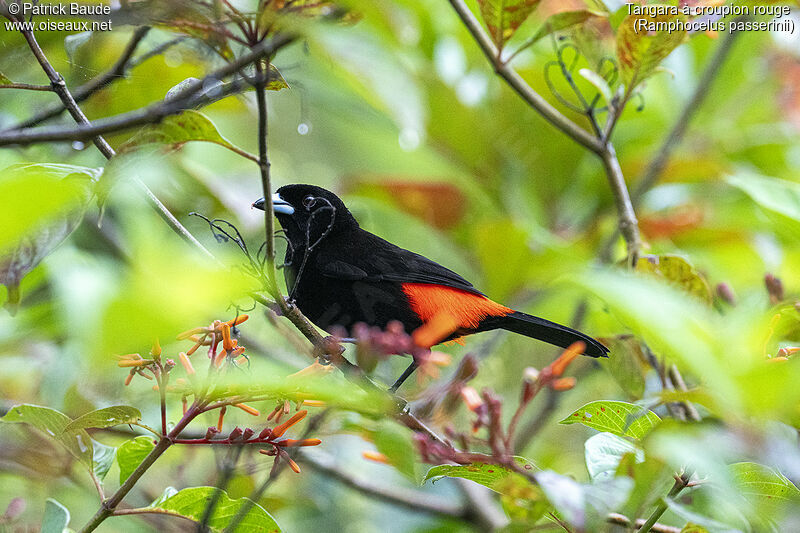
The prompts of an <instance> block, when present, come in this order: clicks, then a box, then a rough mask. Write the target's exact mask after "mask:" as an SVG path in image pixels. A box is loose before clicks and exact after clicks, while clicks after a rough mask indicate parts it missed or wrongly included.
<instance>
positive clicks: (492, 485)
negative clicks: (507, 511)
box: [422, 457, 534, 494]
mask: <svg viewBox="0 0 800 533" xmlns="http://www.w3.org/2000/svg"><path fill="white" fill-rule="evenodd" d="M487 459H489V460H490V459H491V458H490V457H487ZM514 459H515V461H516V462H517V463H518V464H520V465H522V466H523V468H526V469H529V470H530V471H531V472H533V471H534V466H533V464H532V463H531V462H530V461H528V460H527V459H525V458H524V457H515V458H514ZM442 477H457V478H461V479H468V480H470V481H473V482H475V483H478V484H480V485H483V486H484V487H487V488H489V489H492V490H493V491H495V492H499V493H500V494H506V493H508V491H509V490H511V488H512V487H513V486H514V484H515V483H517V484H523V485H527V484H528V482H527V481H526V480H525V478H524V477H522V476H521V475H520V474H518V473H517V472H514V471H513V470H510V469H508V468H506V467H504V466H499V465H494V464H489V463H473V464H471V465H439V466H434V467H433V468H431V469H430V470H428V473H427V474H425V477H424V478H423V480H422V481H423V483H424V482H425V481H428V480H429V479H431V480H434V481H435V480H437V479H439V478H442Z"/></svg>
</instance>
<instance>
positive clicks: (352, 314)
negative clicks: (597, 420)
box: [253, 184, 608, 389]
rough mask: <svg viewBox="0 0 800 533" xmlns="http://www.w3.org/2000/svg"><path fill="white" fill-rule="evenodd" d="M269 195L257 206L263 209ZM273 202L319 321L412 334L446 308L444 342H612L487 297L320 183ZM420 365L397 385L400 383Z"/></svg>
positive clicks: (593, 351) (294, 278) (303, 301)
mask: <svg viewBox="0 0 800 533" xmlns="http://www.w3.org/2000/svg"><path fill="white" fill-rule="evenodd" d="M265 205H266V202H265V201H264V198H261V199H259V200H257V201H256V202H255V203H253V206H254V207H256V208H259V209H262V210H263V209H264V208H265ZM272 207H273V211H274V213H275V216H276V217H277V218H278V222H279V223H280V225H281V227H282V228H283V229H284V231H285V234H286V238H287V240H288V247H287V250H286V258H285V266H284V273H285V277H286V285H287V288H288V290H289V292H290V298H291V299H293V300H294V302H295V303H296V305H297V306H298V308H299V309H300V311H302V313H303V314H304V315H305V316H307V317H308V318H309V319H310V320H311V321H312V322H313V323H314V324H316V325H317V326H319V327H320V328H322V329H325V330H328V331H330V330H331V329H332V328H336V327H337V326H338V327H340V328H345V329H346V330H347V331H350V330H351V328H352V326H353V325H355V324H356V323H359V322H363V323H365V324H367V325H369V326H377V327H379V328H385V327H386V325H387V324H388V323H389V322H391V321H393V320H397V321H399V322H401V323H402V324H403V326H404V327H405V330H406V332H412V331H414V330H416V329H417V328H419V327H420V326H422V325H423V324H425V323H427V322H428V321H430V320H432V319H433V318H434V317H436V316H437V315H440V314H442V313H444V314H447V315H448V317H449V318H450V320H451V322H452V323H453V324H456V326H455V328H454V331H452V332H451V333H450V334H448V335H446V336H445V337H444V338H442V339H439V342H443V341H447V340H451V339H454V338H457V337H462V336H464V335H469V334H472V333H477V332H480V331H487V330H492V329H505V330H508V331H513V332H514V333H519V334H520V335H526V336H528V337H533V338H534V339H539V340H541V341H544V342H547V343H550V344H553V345H555V346H560V347H562V348H566V347H568V346H570V345H571V344H573V343H575V342H577V341H582V342H583V343H584V344H585V346H586V348H585V350H584V353H585V355H589V356H591V357H605V356H606V354H607V353H608V348H606V347H605V346H603V345H602V344H600V343H599V342H598V341H596V340H595V339H593V338H592V337H589V336H588V335H586V334H584V333H581V332H580V331H576V330H574V329H572V328H568V327H566V326H562V325H560V324H556V323H555V322H551V321H549V320H545V319H543V318H539V317H536V316H532V315H528V314H526V313H522V312H519V311H515V310H513V309H510V308H508V307H506V306H504V305H501V304H499V303H497V302H494V301H492V300H490V299H489V298H487V297H486V296H485V295H484V294H483V293H482V292H480V291H479V290H478V289H476V288H475V287H474V286H473V285H472V284H471V283H470V282H469V281H467V280H465V279H464V278H462V277H461V276H459V275H458V274H456V273H455V272H453V271H452V270H449V269H447V268H445V267H443V266H442V265H440V264H438V263H436V262H434V261H431V260H430V259H428V258H426V257H423V256H421V255H419V254H416V253H414V252H410V251H408V250H405V249H403V248H400V247H399V246H395V245H394V244H392V243H390V242H388V241H386V240H384V239H381V238H380V237H378V236H377V235H374V234H372V233H370V232H368V231H366V230H364V229H362V228H361V227H360V226H359V225H358V222H357V221H356V219H355V218H354V217H353V215H352V214H351V213H350V211H349V210H348V209H347V207H346V206H345V205H344V203H343V202H342V200H340V199H339V197H338V196H336V195H335V194H333V193H332V192H330V191H328V190H325V189H323V188H321V187H317V186H315V185H301V184H297V185H285V186H283V187H281V188H279V189H278V190H277V192H276V193H275V194H273V196H272ZM414 368H415V365H414V363H412V364H411V366H410V367H409V369H408V370H407V371H406V372H404V374H403V376H401V378H400V379H399V380H398V382H397V383H395V386H394V387H393V389H396V387H397V386H399V385H400V383H402V382H403V380H405V378H407V377H408V376H409V375H410V374H411V373H412V372H413V370H414Z"/></svg>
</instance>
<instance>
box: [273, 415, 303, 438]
mask: <svg viewBox="0 0 800 533" xmlns="http://www.w3.org/2000/svg"><path fill="white" fill-rule="evenodd" d="M307 414H308V411H306V410H305V409H303V410H302V411H299V412H297V413H295V414H294V416H292V417H291V418H290V419H289V420H287V421H286V422H284V423H283V424H281V425H279V426H275V428H273V430H272V436H273V437H275V438H277V437H280V436H282V435H283V434H284V433H286V430H287V429H289V428H290V427H292V426H293V425H295V424H297V423H298V422H300V421H301V420H302V419H304V418H305V417H306V415H307Z"/></svg>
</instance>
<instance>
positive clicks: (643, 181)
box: [600, 32, 739, 262]
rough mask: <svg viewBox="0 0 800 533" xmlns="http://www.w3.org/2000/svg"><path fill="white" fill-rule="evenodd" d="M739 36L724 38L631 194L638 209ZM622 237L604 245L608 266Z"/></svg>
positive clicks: (615, 236)
mask: <svg viewBox="0 0 800 533" xmlns="http://www.w3.org/2000/svg"><path fill="white" fill-rule="evenodd" d="M738 36H739V32H732V33H726V34H725V36H724V37H722V41H721V43H720V45H719V47H718V48H717V50H716V51H715V52H714V55H713V56H711V59H710V60H709V62H708V65H707V66H706V68H705V70H704V71H703V74H702V75H701V77H700V81H699V82H698V83H697V87H695V89H694V91H693V92H692V95H691V96H690V97H689V100H687V101H686V104H685V105H684V106H683V109H682V110H681V113H680V115H679V116H678V119H677V120H676V121H675V124H674V125H673V126H672V129H671V130H670V132H669V133H668V134H667V136H666V137H665V138H664V141H663V142H662V144H661V146H660V147H659V148H658V150H657V151H656V154H655V156H654V157H653V159H652V161H650V164H649V165H647V168H646V169H645V171H644V173H643V174H642V177H641V178H640V179H639V181H638V182H637V183H636V186H635V187H634V188H633V191H632V192H631V202H632V204H633V206H634V207H638V206H639V203H640V202H641V200H642V197H643V196H644V195H645V193H646V192H647V191H649V190H650V189H652V188H653V186H654V185H655V184H656V183H657V182H658V178H659V177H660V176H661V173H662V172H663V170H664V167H666V165H667V162H668V161H669V158H670V157H671V156H672V152H673V151H674V150H675V148H677V147H678V145H679V144H680V142H681V140H683V137H684V135H685V134H686V131H687V130H688V129H689V124H690V123H691V120H692V118H693V117H694V115H695V114H696V112H697V110H698V109H699V108H700V107H701V106H702V104H703V102H704V101H705V99H706V96H707V95H708V94H709V92H710V89H711V85H712V84H713V82H714V80H715V79H716V77H717V75H718V74H719V71H720V69H721V68H722V65H723V64H724V63H725V60H726V59H727V58H728V56H729V55H730V52H731V50H732V49H733V44H734V42H735V41H736V38H737V37H738ZM618 236H619V230H617V231H615V232H614V234H613V235H612V236H611V237H610V238H609V240H608V241H606V242H605V244H604V245H603V247H602V249H601V252H600V258H601V260H603V261H604V262H609V261H610V260H611V252H612V249H613V246H614V242H616V240H617V237H618Z"/></svg>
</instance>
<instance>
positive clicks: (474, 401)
mask: <svg viewBox="0 0 800 533" xmlns="http://www.w3.org/2000/svg"><path fill="white" fill-rule="evenodd" d="M461 398H462V399H463V400H464V403H465V404H466V405H467V408H469V410H470V411H475V410H477V409H478V408H479V407H480V406H481V405H483V400H482V399H481V396H480V394H478V391H476V390H475V389H473V388H472V387H461Z"/></svg>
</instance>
